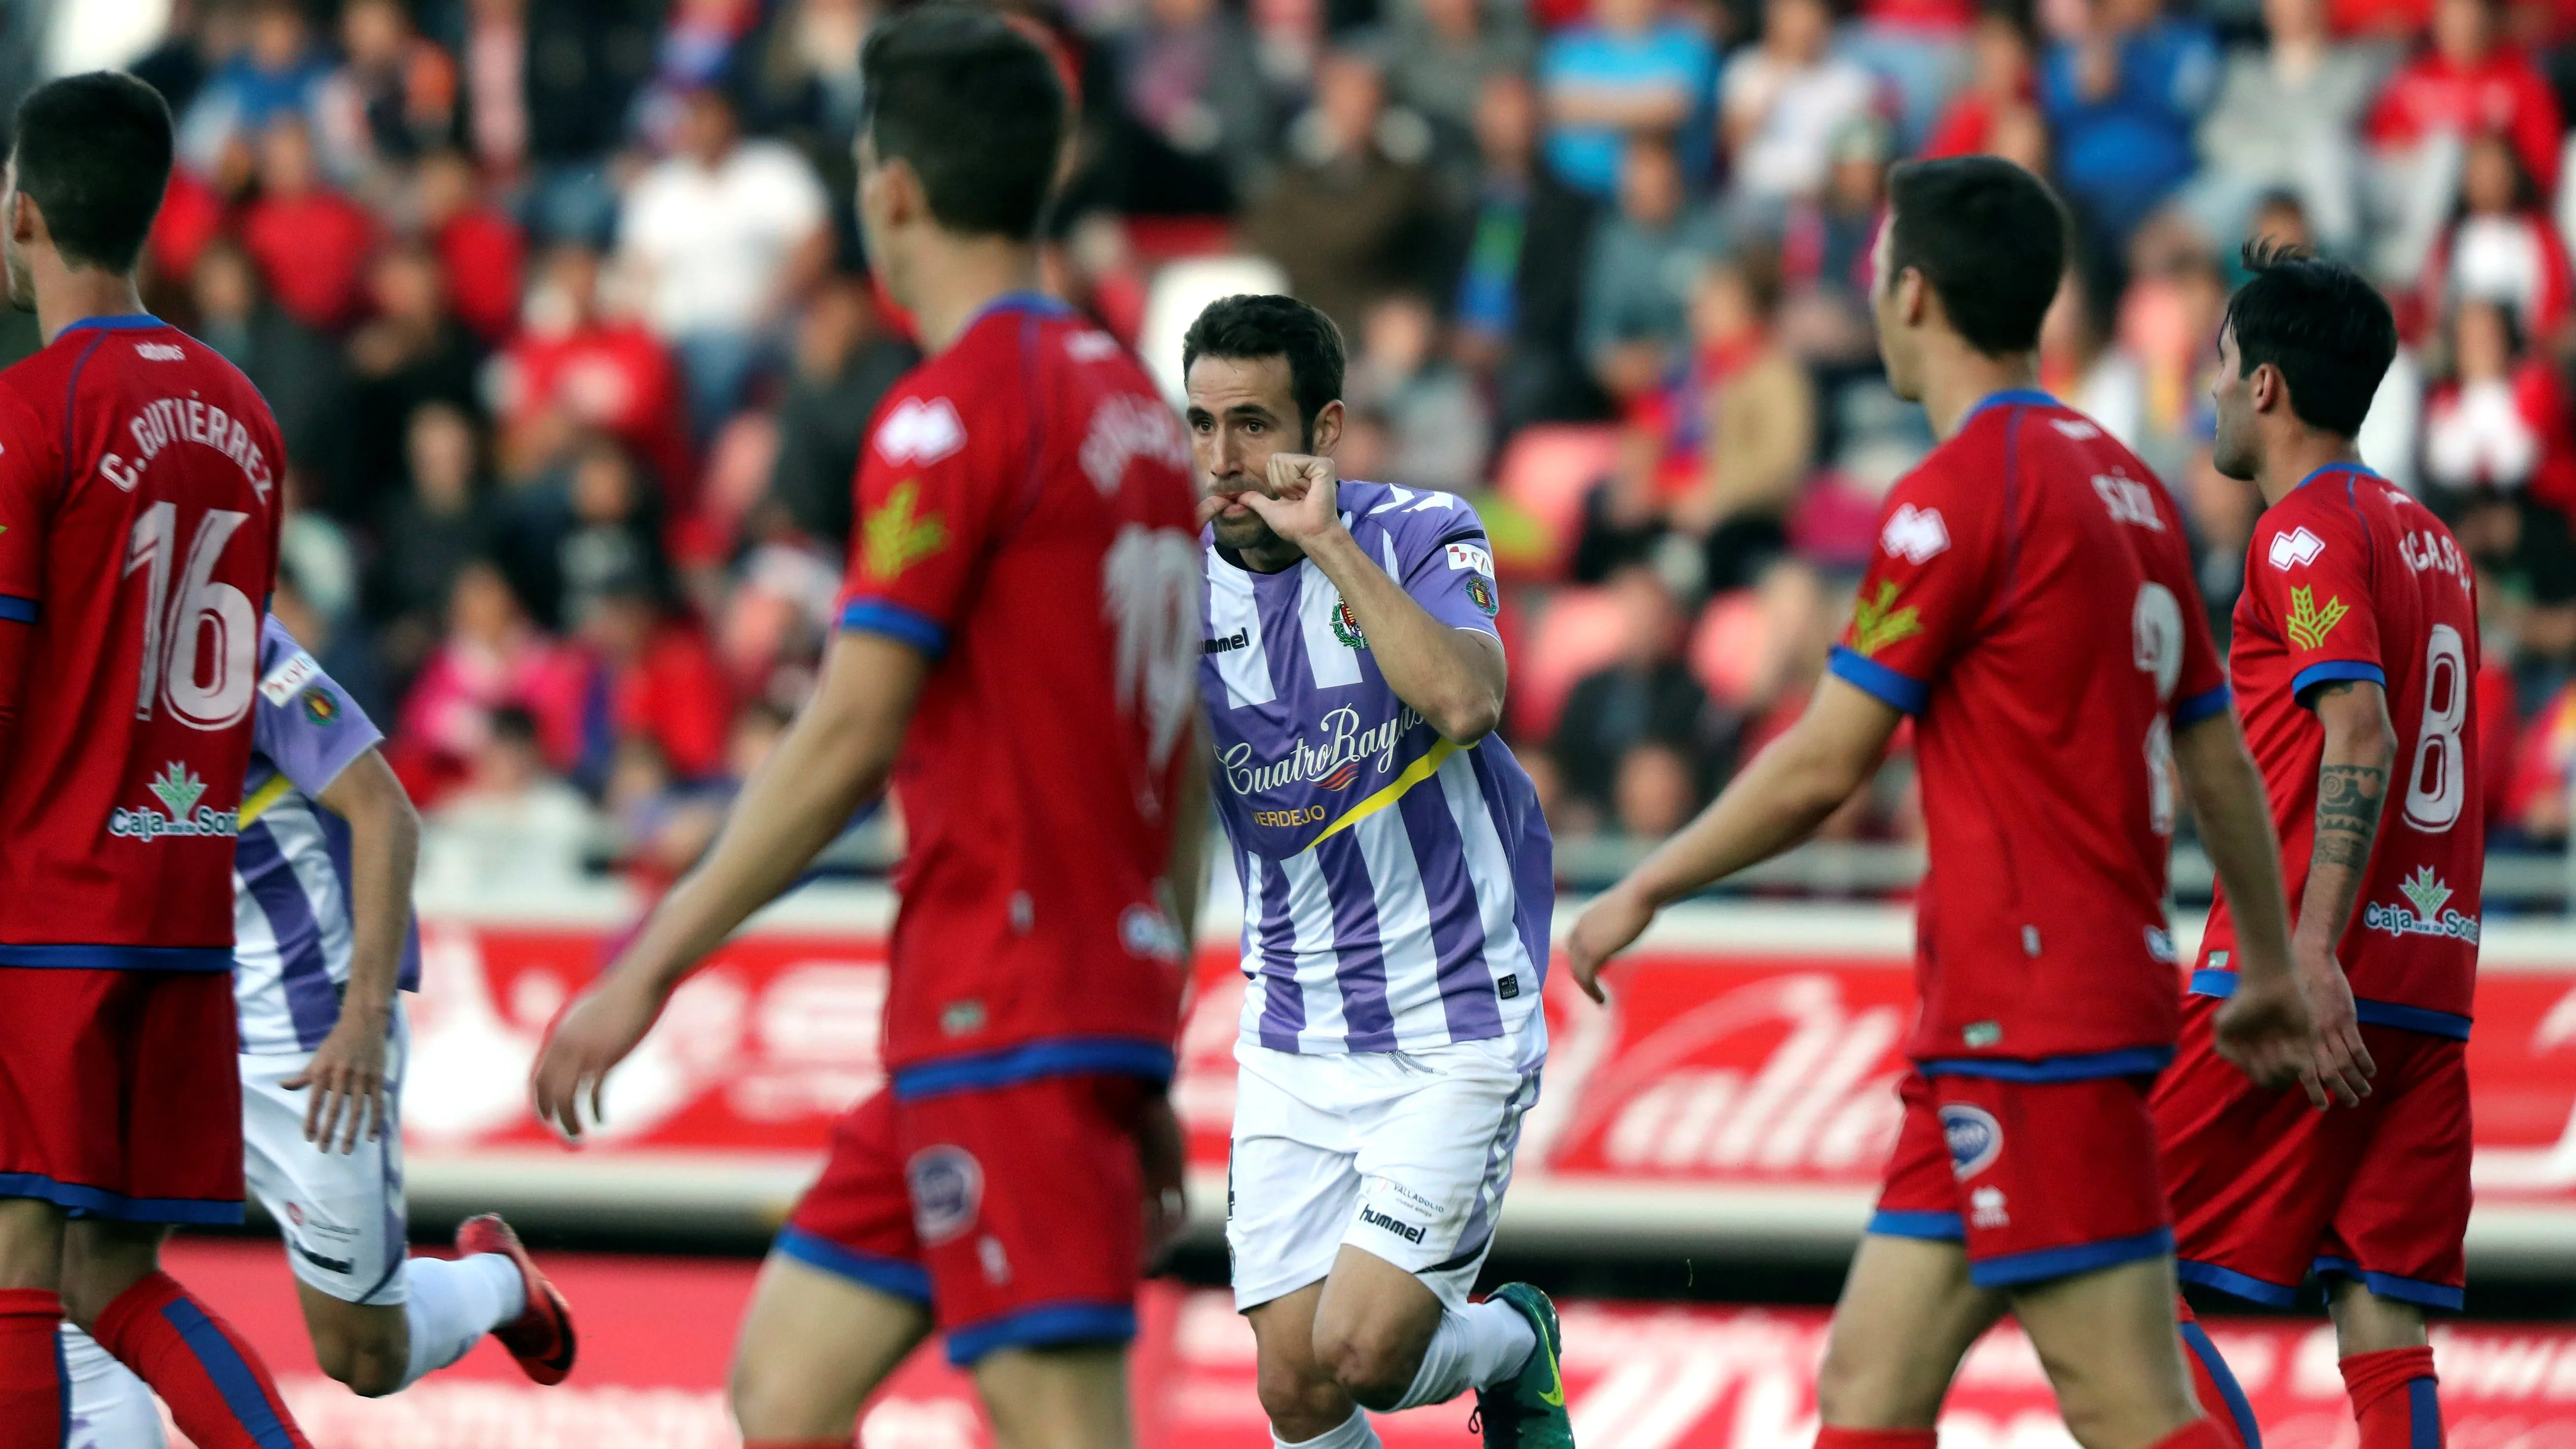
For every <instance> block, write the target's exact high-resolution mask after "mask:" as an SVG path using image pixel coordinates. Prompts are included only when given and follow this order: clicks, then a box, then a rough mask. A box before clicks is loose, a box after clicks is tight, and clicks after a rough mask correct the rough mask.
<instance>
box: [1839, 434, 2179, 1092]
mask: <svg viewBox="0 0 2576 1449" xmlns="http://www.w3.org/2000/svg"><path fill="white" fill-rule="evenodd" d="M1880 525H1881V526H1880V530H1879V537H1878V546H1877V549H1876V551H1875V553H1874V554H1873V556H1872V558H1871V560H1870V564H1869V568H1868V571H1867V573H1866V574H1865V575H1864V576H1863V578H1862V580H1861V586H1860V596H1859V599H1858V600H1857V602H1856V604H1855V606H1854V609H1853V616H1852V622H1851V625H1850V627H1849V629H1848V630H1847V631H1846V632H1845V634H1844V636H1843V640H1842V643H1841V644H1840V645H1839V646H1838V647H1837V648H1836V649H1835V650H1834V653H1833V658H1832V662H1831V665H1830V667H1831V669H1832V671H1833V672H1834V674H1836V675H1837V676H1839V677H1841V678H1842V679H1844V680H1846V681H1847V682H1849V683H1851V684H1853V685H1856V686H1858V687H1859V688H1861V689H1863V690H1866V691H1867V692H1869V693H1870V694H1872V695H1875V696H1877V697H1878V698H1879V699H1881V700H1883V701H1885V702H1886V703H1888V704H1890V705H1893V706H1894V707H1896V708H1897V709H1899V710H1902V711H1904V712H1905V713H1907V714H1909V715H1911V716H1913V717H1914V723H1915V757H1916V760H1917V764H1918V769H1919V771H1920V776H1921V784H1922V792H1923V813H1924V820H1925V827H1926V830H1927V832H1928V835H1929V840H1928V842H1927V844H1928V847H1929V855H1930V859H1931V866H1930V869H1929V870H1928V872H1927V873H1926V875H1925V878H1924V882H1923V886H1922V891H1921V896H1920V901H1919V904H1918V908H1917V909H1918V924H1917V956H1916V978H1917V988H1918V991H1919V994H1920V996H1921V1000H1922V1010H1921V1014H1920V1016H1919V1018H1918V1020H1917V1022H1916V1025H1915V1030H1914V1034H1913V1036H1912V1038H1911V1039H1910V1041H1909V1043H1908V1048H1907V1050H1908V1053H1909V1055H1911V1056H1912V1057H1913V1058H1914V1059H1915V1060H1916V1061H1917V1062H1918V1063H1922V1064H1923V1065H1924V1066H1925V1069H1926V1070H1927V1071H1931V1070H1935V1069H1938V1070H1942V1071H1956V1072H1962V1073H1972V1074H1987V1075H2002V1076H2009V1077H2011V1078H2013V1079H2017V1080H2066V1079H2077V1078H2083V1077H2089V1076H2118V1075H2129V1074H2133V1073H2138V1072H2152V1071H2154V1070H2155V1069H2157V1068H2158V1067H2161V1066H2162V1065H2163V1064H2164V1062H2165V1061H2166V1060H2167V1059H2168V1058H2169V1057H2170V1055H2171V1052H2172V1046H2173V1041H2174V1034H2175V1030H2176V1027H2177V1025H2178V993H2177V992H2176V990H2175V981H2174V966H2175V960H2174V952H2173V944H2172V938H2171V935H2170V933H2169V932H2168V930H2167V928H2166V922H2165V914H2164V906H2165V872H2166V860H2167V857H2168V855H2169V853H2170V849H2171V836H2172V833H2173V824H2174V811H2175V794H2174V781H2173V776H2172V769H2171V756H2172V731H2173V730H2176V729H2180V728H2184V727H2187V726H2189V725H2192V724H2194V723H2197V722H2199V721H2200V720H2202V719H2205V718H2207V717H2209V716H2210V715H2212V714H2214V713H2217V712H2219V711H2221V710H2224V709H2226V708H2227V699H2228V694H2227V687H2226V681H2225V678H2224V676H2223V675H2222V673H2221V671H2220V666H2219V660H2218V653H2217V649H2216V647H2215V645H2214V643H2213V641H2212V640H2211V637H2210V633H2209V626H2208V622H2207V620H2206V618H2205V617H2204V615H2203V613H2202V610H2201V605H2200V597H2199V592H2198V590H2197V588H2196V587H2195V586H2194V584H2193V581H2192V573H2191V561H2190V556H2189V553H2188V551H2187V549H2186V547H2185V545H2184V541H2183V532H2182V520H2181V517H2180V514H2179V513H2178V512H2177V510H2176V509H2175V507H2174V504H2173V501H2172V499H2171V498H2170V497H2168V496H2167V495H2166V492H2165V490H2164V488H2163V486H2162V485H2161V484H2160V483H2158V482H2157V481H2156V478H2155V475H2154V474H2153V473H2152V472H2150V471H2149V470H2148V469H2147V467H2146V466H2145V465H2144V464H2143V463H2140V462H2139V461H2138V460H2137V458H2136V457H2135V456H2134V455H2133V454H2131V453H2130V452H2129V451H2128V450H2127V449H2126V448H2123V447H2121V446H2120V445H2119V443H2117V442H2115V441H2114V440H2113V439H2112V438H2111V437H2110V436H2109V435H2108V434H2107V433H2105V432H2104V431H2103V430H2102V429H2101V428H2100V427H2099V426H2098V425H2096V424H2094V423H2093V422H2091V421H2090V420H2088V419H2086V418H2085V417H2083V416H2082V415H2081V414H2078V413H2076V412H2074V411H2072V410H2070V409H2067V408H2064V407H2061V406H2059V405H2058V404H2057V403H2056V401H2055V400H2053V399H2051V398H2050V397H2048V395H2046V394H2045V393H2039V392H2023V391H2015V392H2005V393H1999V394H1997V395H1995V396H1994V397H1991V398H1989V399H1987V400H1986V401H1985V402H1984V403H1983V404H1981V405H1980V406H1979V407H1978V408H1977V409H1976V410H1975V411H1974V412H1972V413H1971V414H1970V415H1969V416H1968V417H1967V418H1966V419H1965V420H1964V421H1963V422H1962V424H1961V425H1960V427H1959V429H1958V431H1957V432H1956V433H1955V434H1953V435H1952V436H1951V437H1950V438H1949V439H1948V440H1947V441H1946V442H1944V443H1942V444H1941V445H1940V446H1939V447H1937V448H1935V449H1934V450H1933V451H1932V452H1931V453H1930V454H1929V455H1928V456H1927V457H1926V458H1925V459H1924V460H1923V462H1922V464H1921V465H1920V466H1919V467H1917V468H1916V469H1915V470H1914V471H1913V472H1912V473H1911V474H1908V475H1907V476H1906V477H1905V478H1903V479H1901V480H1900V481H1899V482H1898V483H1897V485H1896V486H1895V488H1894V489H1892V490H1891V491H1890V492H1889V494H1888V496H1887V500H1886V503H1885V506H1884V509H1883V511H1882V514H1881V519H1880Z"/></svg>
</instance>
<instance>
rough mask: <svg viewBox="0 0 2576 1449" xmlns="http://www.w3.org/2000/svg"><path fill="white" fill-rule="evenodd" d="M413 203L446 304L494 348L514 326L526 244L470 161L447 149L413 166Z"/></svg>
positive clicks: (516, 318)
mask: <svg viewBox="0 0 2576 1449" xmlns="http://www.w3.org/2000/svg"><path fill="white" fill-rule="evenodd" d="M412 207H413V210H414V211H415V212H416V213H417V214H418V216H419V220H420V231H421V235H422V236H424V237H425V238H427V239H428V242H429V245H430V247H431V248H432V249H433V250H435V251H436V252H437V253H438V264H439V266H440V267H441V269H443V271H444V272H445V277H444V281H445V283H446V288H447V300H448V305H450V306H451V307H453V308H455V309H456V315H457V317H458V319H459V320H461V321H463V322H464V323H465V325H466V326H468V327H471V328H473V329H474V335H475V336H477V337H479V338H481V339H482V340H483V342H484V344H485V345H486V346H498V345H499V344H501V343H503V342H506V341H508V340H509V338H510V334H511V333H513V332H515V331H517V330H518V327H519V293H520V286H521V282H522V279H523V276H524V274H525V272H526V269H527V242H526V240H525V239H524V238H523V237H522V236H521V235H520V233H519V225H518V223H517V222H515V221H512V220H511V219H510V217H509V215H508V213H506V212H503V211H502V210H500V209H499V208H497V207H495V206H492V205H491V204H490V203H489V202H487V201H486V200H485V199H484V197H483V193H482V181H481V179H480V178H478V177H477V176H476V175H475V174H474V163H473V162H471V161H469V160H467V159H466V157H465V154H464V153H463V152H461V151H458V150H455V149H454V148H452V147H441V148H440V149H438V150H435V151H432V152H430V153H429V154H428V155H426V156H424V157H422V158H421V160H420V164H419V166H418V167H417V168H415V170H414V172H413V195H412Z"/></svg>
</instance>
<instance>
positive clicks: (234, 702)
mask: <svg viewBox="0 0 2576 1449" xmlns="http://www.w3.org/2000/svg"><path fill="white" fill-rule="evenodd" d="M249 518H250V515H249V514H247V513H235V512H233V511H232V510H230V509H224V508H210V509H208V510H206V515H205V516H204V517H203V518H200V519H198V520H197V533H196V537H195V538H194V539H193V540H192V541H191V542H190V543H189V545H188V558H187V562H186V563H185V564H184V565H183V566H182V567H181V568H180V569H179V580H178V587H177V588H175V589H174V588H172V587H171V578H170V572H171V567H170V566H171V564H172V562H173V561H174V559H175V557H176V554H177V544H178V538H179V507H178V505H177V504H175V503H155V504H153V505H152V506H151V507H149V508H147V509H145V510H143V516H142V517H140V518H137V519H135V520H134V534H133V537H132V539H131V540H130V541H129V543H128V544H127V546H126V550H125V572H127V573H129V574H131V573H133V572H134V571H135V570H137V569H141V570H143V571H144V599H143V666H142V669H141V670H140V671H139V677H138V678H137V679H136V681H135V687H134V717H135V718H136V719H150V718H151V717H152V709H153V705H154V703H155V701H156V700H157V701H159V702H161V703H164V704H167V705H168V706H169V707H170V713H171V715H172V716H173V717H174V718H176V719H177V720H178V721H179V722H180V723H181V724H184V725H186V726H188V727H189V728H190V729H200V730H219V729H222V728H224V727H225V726H226V725H230V724H234V723H236V722H238V721H239V720H240V719H241V717H242V716H243V715H245V714H247V713H249V712H250V692H251V684H252V678H251V676H252V674H253V673H254V671H255V670H256V668H257V664H258V659H259V611H258V610H257V609H254V608H253V607H251V602H250V599H249V597H248V596H247V595H245V594H243V593H242V591H241V590H239V589H237V588H234V587H233V586H232V585H230V584H227V583H221V582H218V581H217V580H216V578H215V564H216V562H217V561H218V560H220V559H221V558H222V557H223V553H224V545H226V544H228V543H230V542H232V537H233V533H234V531H235V530H237V529H239V528H240V527H241V526H242V524H243V523H245V522H247V521H248V520H249ZM210 631H211V632H212V634H213V638H212V639H211V640H209V639H208V638H207V634H208V633H209V632H210ZM201 646H203V647H202V648H201ZM201 669H204V670H211V671H212V673H211V674H210V675H207V676H205V677H200V673H199V671H200V670H201Z"/></svg>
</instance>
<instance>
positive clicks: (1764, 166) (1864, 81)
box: [1718, 0, 1877, 229]
mask: <svg viewBox="0 0 2576 1449" xmlns="http://www.w3.org/2000/svg"><path fill="white" fill-rule="evenodd" d="M1832 44H1833V12H1832V11H1831V10H1830V9H1828V8H1827V4H1826V0H1763V5H1762V40H1761V43H1760V44H1759V45H1756V46H1753V47H1751V48H1749V49H1745V50H1740V51H1738V52H1736V54H1735V58H1734V59H1732V60H1730V61H1728V62H1727V63H1726V70H1725V73H1724V75H1723V76H1722V77H1721V78H1720V81H1719V84H1718V91H1719V104H1720V107H1721V110H1720V129H1721V132H1722V134H1723V137H1724V140H1725V150H1726V157H1727V165H1728V176H1729V179H1730V182H1731V185H1732V201H1733V204H1734V205H1735V207H1736V208H1737V209H1738V220H1737V226H1738V228H1739V229H1741V228H1742V227H1743V226H1744V225H1745V224H1746V223H1747V222H1748V221H1750V222H1751V223H1752V224H1754V225H1768V224H1771V223H1773V222H1775V221H1776V220H1777V218H1778V217H1779V215H1780V213H1781V212H1782V211H1784V210H1785V209H1786V208H1787V207H1788V205H1789V203H1791V202H1792V201H1796V200H1799V199H1802V198H1807V197H1813V196H1815V195H1816V194H1818V193H1819V192H1821V191H1823V190H1824V188H1825V178H1826V173H1827V172H1828V171H1830V170H1831V169H1832V166H1833V141H1834V137H1835V135H1836V133H1837V132H1839V131H1840V130H1841V129H1842V128H1843V127H1844V126H1845V125H1847V124H1848V123H1850V122H1852V121H1855V120H1858V119H1860V118H1861V117H1863V116H1866V115H1868V114H1869V113H1870V108H1871V105H1872V103H1873V101H1874V100H1875V98H1876V92H1877V84H1876V82H1875V81H1874V80H1873V79H1872V78H1871V76H1870V74H1869V72H1867V71H1865V70H1863V69H1861V68H1860V67H1859V66H1857V65H1854V64H1853V63H1852V62H1850V61H1848V60H1845V59H1843V58H1841V57H1839V56H1836V55H1834V54H1832V53H1831V46H1832Z"/></svg>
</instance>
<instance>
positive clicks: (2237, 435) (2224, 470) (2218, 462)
mask: <svg viewBox="0 0 2576 1449" xmlns="http://www.w3.org/2000/svg"><path fill="white" fill-rule="evenodd" d="M2246 431H2247V430H2245V429H2241V428H2230V427H2229V426H2227V418H2226V415H2225V414H2221V415H2220V416H2219V419H2218V436H2217V437H2216V438H2215V439H2213V440H2212V441H2211V443H2210V446H2209V466H2210V467H2212V468H2215V469H2217V470H2218V476H2220V477H2221V478H2233V479H2235V480H2236V481H2237V482H2239V483H2250V482H2252V481H2254V475H2255V473H2256V472H2257V471H2258V470H2257V468H2256V464H2257V463H2258V462H2259V461H2260V460H2259V459H2257V458H2256V457H2255V456H2254V449H2253V448H2252V447H2251V446H2249V445H2248V444H2247V442H2246V441H2245V437H2244V433H2245V432H2246Z"/></svg>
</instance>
